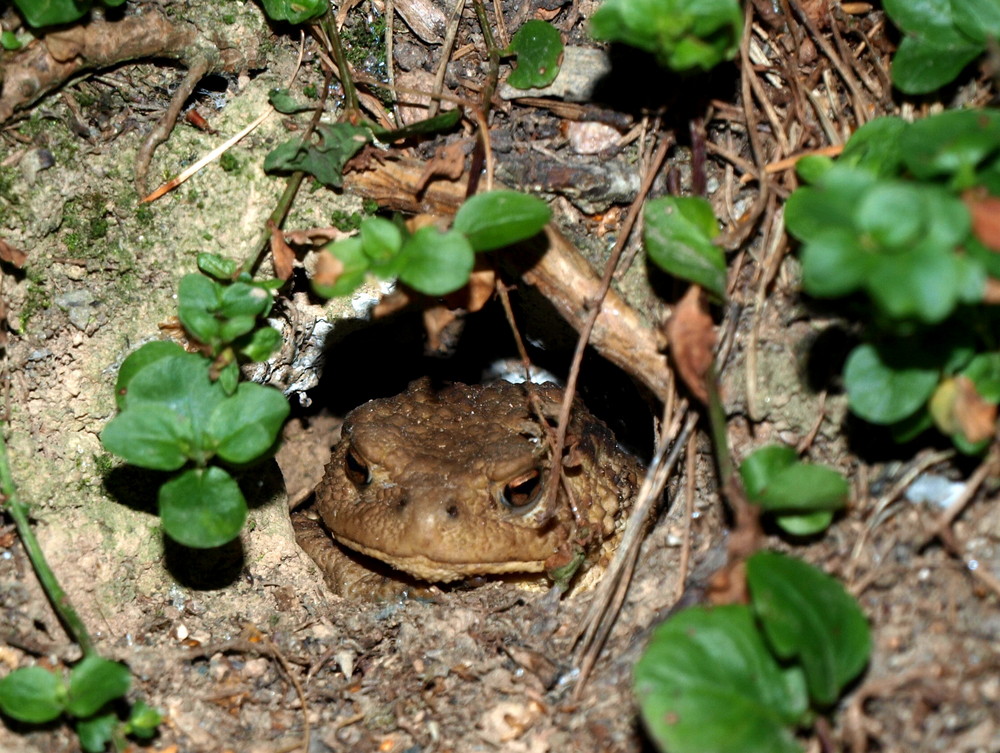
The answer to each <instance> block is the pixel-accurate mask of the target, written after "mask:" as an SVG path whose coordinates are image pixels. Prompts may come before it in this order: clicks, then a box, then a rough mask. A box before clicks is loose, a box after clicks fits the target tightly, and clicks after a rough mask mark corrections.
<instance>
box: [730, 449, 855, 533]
mask: <svg viewBox="0 0 1000 753" xmlns="http://www.w3.org/2000/svg"><path fill="white" fill-rule="evenodd" d="M740 476H741V477H742V479H743V486H744V488H745V489H746V492H747V497H749V499H750V501H751V502H753V503H754V504H757V505H760V506H761V507H762V508H763V509H765V510H768V511H772V512H773V511H779V512H784V513H796V514H799V515H801V514H805V513H808V514H810V515H811V514H812V513H814V512H817V511H832V510H839V509H840V508H842V507H843V506H844V505H845V504H846V503H847V494H848V491H849V489H848V486H847V481H846V479H844V477H843V476H841V475H840V474H839V473H837V472H836V471H834V470H833V469H831V468H826V467H824V466H821V465H812V464H810V463H803V462H800V461H799V459H798V457H797V456H796V454H795V450H793V449H792V448H791V447H786V446H784V445H769V446H767V447H762V448H760V449H759V450H757V451H755V452H754V453H752V454H751V455H750V456H749V457H747V459H746V460H744V461H743V463H742V464H741V465H740ZM818 520H819V518H814V519H813V520H812V521H811V522H813V523H815V522H817V521H818ZM827 522H829V520H828V521H827ZM792 525H793V526H794V525H795V521H792Z"/></svg>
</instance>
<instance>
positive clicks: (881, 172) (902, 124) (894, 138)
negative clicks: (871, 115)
mask: <svg viewBox="0 0 1000 753" xmlns="http://www.w3.org/2000/svg"><path fill="white" fill-rule="evenodd" d="M909 125H910V124H909V123H907V122H906V121H905V120H903V119H902V118H899V117H896V116H894V115H893V116H885V117H881V118H875V119H874V120H871V121H869V122H867V123H865V124H864V125H863V126H861V127H860V128H859V129H858V130H857V131H855V132H854V133H853V134H852V135H851V138H850V140H849V141H848V142H847V144H846V145H845V146H844V151H842V152H841V153H840V156H839V157H838V158H837V164H838V165H841V166H842V168H850V167H860V168H863V169H864V170H866V171H868V172H870V173H872V174H873V175H876V176H878V177H880V178H890V177H895V176H896V175H898V174H899V166H900V164H901V163H902V161H903V157H904V155H903V152H902V149H901V148H900V145H899V142H900V139H901V137H902V135H903V133H904V132H905V131H906V129H907V128H909Z"/></svg>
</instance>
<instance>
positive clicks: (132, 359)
mask: <svg viewBox="0 0 1000 753" xmlns="http://www.w3.org/2000/svg"><path fill="white" fill-rule="evenodd" d="M183 353H184V348H182V347H181V346H180V345H178V344H177V343H175V342H172V341H170V340H154V341H153V342H148V343H146V344H145V345H143V346H142V347H141V348H139V349H138V350H136V351H133V352H132V353H130V354H129V356H128V358H126V359H125V360H124V361H123V362H122V365H121V368H119V369H118V380H117V381H116V382H115V402H116V403H117V404H118V410H123V409H124V408H125V403H126V398H127V396H128V385H129V382H131V381H132V378H133V377H134V376H135V375H136V374H138V373H139V372H140V371H142V370H143V369H144V368H146V367H147V366H151V365H152V364H154V363H156V362H157V361H159V360H160V359H162V358H171V357H173V356H179V355H182V354H183Z"/></svg>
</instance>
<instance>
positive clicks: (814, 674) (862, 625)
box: [747, 552, 871, 707]
mask: <svg viewBox="0 0 1000 753" xmlns="http://www.w3.org/2000/svg"><path fill="white" fill-rule="evenodd" d="M747 582H748V584H749V586H750V596H751V603H752V605H753V609H754V612H755V613H756V614H757V616H758V618H759V619H760V620H761V622H762V623H763V627H764V632H765V634H766V635H767V639H768V642H769V643H770V644H771V646H772V647H773V648H774V650H775V652H776V653H777V654H778V656H779V657H781V658H782V659H785V660H793V659H794V660H797V661H798V662H799V663H800V664H801V665H802V668H803V670H804V671H805V676H806V685H807V687H808V688H809V695H810V697H811V698H812V700H813V701H814V702H815V703H817V704H818V705H820V706H823V707H826V706H831V705H832V704H833V703H834V702H835V701H836V700H837V698H838V697H839V696H840V693H841V692H842V691H843V689H844V687H845V686H846V685H847V683H849V682H850V681H851V680H853V679H854V678H855V677H857V676H858V674H859V673H860V672H861V670H862V669H864V667H865V665H866V664H867V663H868V655H869V653H870V651H871V637H870V635H869V631H868V622H867V620H866V619H865V616H864V614H862V612H861V609H860V607H859V606H858V603H857V602H856V601H855V600H854V599H853V598H852V597H851V596H850V595H849V594H848V593H847V592H846V591H845V590H844V588H843V586H841V585H840V584H839V583H838V582H837V581H836V580H835V579H833V578H831V577H830V576H829V575H827V574H826V573H823V572H821V571H820V570H817V569H816V568H815V567H813V566H811V565H808V564H806V563H805V562H802V561H800V560H797V559H794V558H792V557H786V556H785V555H782V554H778V553H776V552H757V553H756V554H754V555H753V556H752V557H750V559H749V560H747Z"/></svg>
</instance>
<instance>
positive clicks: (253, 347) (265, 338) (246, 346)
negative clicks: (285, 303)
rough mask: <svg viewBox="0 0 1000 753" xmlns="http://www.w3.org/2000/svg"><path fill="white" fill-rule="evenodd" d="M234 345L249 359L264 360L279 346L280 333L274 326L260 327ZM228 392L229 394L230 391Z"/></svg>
mask: <svg viewBox="0 0 1000 753" xmlns="http://www.w3.org/2000/svg"><path fill="white" fill-rule="evenodd" d="M234 345H235V346H236V348H237V349H238V350H239V352H240V353H242V354H243V355H244V356H246V357H247V358H249V359H250V360H251V361H266V360H267V359H268V358H270V357H271V354H272V353H274V352H275V351H276V350H278V348H280V347H281V333H280V332H278V330H276V329H275V328H274V327H260V328H259V329H255V330H254V331H253V332H252V333H251V334H250V336H249V339H247V338H243V339H242V340H240V341H239V342H238V343H234ZM228 394H230V395H231V394H232V391H231V390H230V391H229V392H228Z"/></svg>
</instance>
